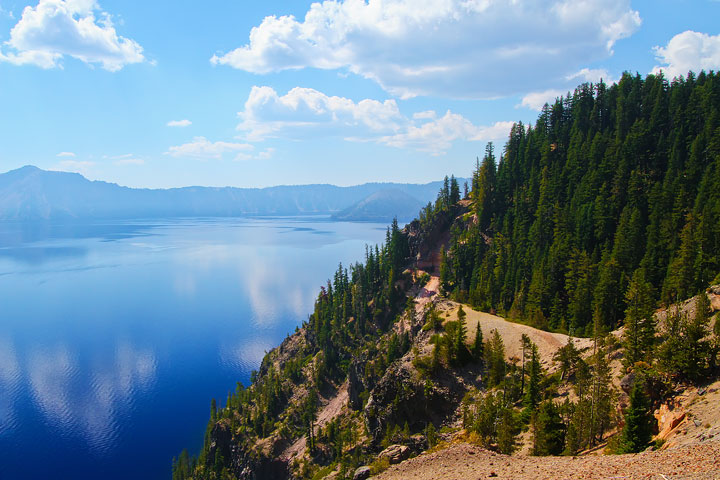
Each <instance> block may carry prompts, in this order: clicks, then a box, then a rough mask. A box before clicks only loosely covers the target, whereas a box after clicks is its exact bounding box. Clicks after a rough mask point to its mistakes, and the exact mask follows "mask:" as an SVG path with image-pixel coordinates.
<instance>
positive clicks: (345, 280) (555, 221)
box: [173, 73, 720, 480]
mask: <svg viewBox="0 0 720 480" xmlns="http://www.w3.org/2000/svg"><path fill="white" fill-rule="evenodd" d="M719 114H720V75H718V74H714V73H710V74H705V73H701V74H700V75H698V76H697V77H695V76H693V75H689V77H688V79H686V80H679V81H674V82H672V83H670V84H669V83H668V82H667V81H665V80H664V79H663V78H662V77H659V76H652V75H651V76H648V77H646V78H641V77H640V76H631V75H625V76H623V78H622V80H621V81H620V82H619V84H617V85H613V86H611V87H606V86H605V85H604V84H600V85H587V84H586V85H582V86H580V87H579V88H578V89H577V90H576V91H575V93H574V94H573V95H571V96H570V97H569V98H566V99H560V100H558V101H557V102H556V103H555V104H554V105H553V106H548V107H546V108H545V109H544V110H543V112H542V114H541V115H540V117H539V119H538V121H537V123H536V124H535V125H534V126H530V127H526V126H524V125H522V124H517V125H515V126H514V127H513V129H512V131H511V132H510V135H509V141H508V143H507V145H506V146H505V149H504V151H503V153H502V154H501V155H500V154H498V158H496V153H495V152H494V150H493V147H492V145H489V146H488V148H487V151H486V154H485V156H484V158H483V160H482V162H481V163H480V162H478V165H477V169H476V172H475V175H474V178H473V182H472V190H471V191H470V192H469V193H468V194H467V195H466V196H465V198H463V194H461V192H460V186H459V185H458V182H457V181H455V179H454V178H450V179H446V181H445V183H444V184H443V186H442V188H441V190H440V192H439V194H438V197H437V200H436V201H435V203H434V204H432V203H431V204H428V205H427V206H426V207H425V208H423V209H422V211H421V212H420V214H419V217H418V219H416V220H414V221H413V222H411V223H410V224H409V225H408V226H407V227H405V228H404V229H400V228H399V226H398V224H397V222H394V223H393V224H392V226H391V227H390V228H388V231H387V238H386V242H385V244H384V245H383V246H380V247H377V246H376V247H374V248H368V249H367V251H366V257H365V262H364V264H360V263H358V264H355V265H352V266H350V268H348V269H346V268H344V267H342V266H340V267H339V268H338V270H337V272H336V273H335V275H334V278H333V279H332V280H331V281H328V283H327V285H326V286H324V287H323V288H321V290H320V292H319V294H318V297H317V300H316V303H315V309H314V312H313V313H312V314H311V315H310V316H309V318H308V320H307V321H306V322H304V324H303V325H302V328H299V329H298V330H297V331H296V332H295V333H294V334H293V335H291V336H289V337H288V338H287V339H286V340H285V341H284V342H283V343H282V344H281V345H280V346H279V347H278V348H276V349H274V350H273V351H271V352H269V353H268V354H267V355H266V357H265V358H264V359H263V362H262V365H261V367H260V370H259V371H258V372H255V373H254V374H253V377H252V385H250V386H249V387H247V388H245V387H244V386H243V385H241V384H238V385H237V388H236V390H235V392H233V393H230V394H229V395H228V398H227V402H226V403H225V404H224V406H222V405H219V404H218V403H217V402H216V401H215V400H213V403H212V406H211V419H210V422H209V423H208V427H207V431H206V437H205V443H204V446H203V448H202V450H201V452H200V454H199V456H198V458H197V459H191V458H190V457H189V456H188V454H187V452H183V454H182V455H181V456H180V457H179V458H178V459H177V460H176V461H175V463H174V469H173V478H174V479H176V480H184V479H188V478H195V479H226V478H243V479H261V478H290V477H292V478H325V477H326V476H333V475H334V477H333V478H353V476H355V478H367V476H366V475H370V474H371V473H373V474H375V473H379V472H381V471H383V469H386V468H387V467H388V465H389V464H390V463H396V462H397V461H402V460H403V459H405V458H407V457H408V456H409V455H411V454H418V453H420V452H422V451H424V450H427V449H428V448H433V447H436V446H437V445H438V442H442V441H446V442H449V441H455V440H457V439H460V440H462V441H469V442H471V443H475V444H478V445H481V446H483V447H484V448H488V449H493V450H496V451H499V452H501V453H506V454H510V453H513V452H514V451H516V450H518V449H519V448H525V451H526V453H531V454H533V455H538V456H542V455H560V454H566V455H575V454H577V453H579V452H582V451H584V450H586V449H592V448H597V447H598V446H599V445H600V446H607V449H606V450H607V451H608V452H614V453H618V452H638V451H642V450H644V449H646V448H647V447H648V445H649V444H650V441H651V436H652V434H653V429H654V428H655V427H656V426H657V422H656V421H655V419H654V417H653V416H652V412H653V409H654V408H656V407H658V406H660V405H661V404H664V402H668V401H669V399H670V398H671V397H672V395H674V394H675V393H674V392H677V391H681V390H682V389H680V390H678V389H676V386H678V385H684V386H687V385H692V384H698V383H700V382H702V381H705V380H707V379H708V378H713V377H714V376H716V375H717V373H718V371H719V369H718V352H719V351H720V326H719V324H720V322H718V321H717V319H715V320H712V315H714V311H716V310H717V309H718V308H720V288H718V287H715V288H714V290H713V292H715V293H712V292H711V293H710V294H708V295H706V293H705V288H707V287H708V286H709V285H710V283H711V281H712V280H717V281H720V278H718V274H719V273H720V250H719V247H720V115H719ZM438 284H439V287H440V288H439V290H440V293H441V294H442V293H444V294H445V296H447V297H451V298H452V299H453V300H455V302H453V301H450V300H449V299H447V298H444V297H443V296H442V295H437V294H436V293H437V291H436V290H437V289H436V288H435V286H436V285H438ZM697 293H701V295H699V296H697V297H696V299H695V300H693V302H691V303H690V304H687V305H692V308H690V309H685V310H683V309H681V308H675V307H673V308H669V309H667V310H666V311H665V312H664V317H663V321H662V322H660V323H658V316H657V315H655V314H654V313H655V310H656V308H657V307H658V306H659V305H661V304H662V303H664V304H668V305H669V304H671V303H675V302H676V301H678V300H684V299H686V298H689V297H692V296H694V295H695V294H697ZM709 299H711V300H712V301H713V302H715V304H711V303H710V300H709ZM462 304H465V308H467V309H468V310H467V311H466V310H465V308H464V307H463V305H462ZM469 307H474V308H473V310H470V309H469ZM483 312H491V313H501V314H503V315H504V316H506V317H510V318H513V319H515V320H522V321H523V322H524V323H529V324H531V325H532V326H534V327H537V328H541V329H553V330H558V331H566V332H569V333H571V334H572V336H575V337H577V336H581V335H587V336H591V337H592V339H581V340H578V339H577V338H576V339H573V338H572V336H570V337H568V336H565V335H562V334H560V333H555V334H550V333H547V332H543V331H540V330H537V329H536V328H529V327H528V326H525V325H517V324H514V323H510V322H507V321H504V320H503V319H502V318H499V317H496V316H494V315H489V314H487V313H483ZM715 318H717V316H716V317H715ZM713 324H714V325H715V327H714V332H713V330H712V325H713ZM618 326H621V327H622V330H617V331H615V332H613V333H610V334H609V333H608V332H610V331H611V330H614V329H615V328H616V327H618ZM483 330H485V331H483ZM501 331H505V332H511V333H513V335H515V337H517V338H516V340H517V341H515V344H514V345H513V346H512V347H511V345H510V340H511V339H510V338H509V337H507V338H503V334H502V333H501ZM531 335H532V338H531ZM558 339H562V343H560V340H558ZM542 342H544V344H543V343H542ZM511 348H512V350H511ZM621 377H622V381H620V378H621ZM618 386H620V387H622V391H620V389H619V388H618ZM683 388H684V387H683ZM621 411H622V414H620V412H621ZM716 420H718V419H713V421H716ZM718 425H719V427H718V428H720V422H719V423H718ZM676 426H677V425H675V426H674V427H673V428H675V427H676ZM708 428H709V427H708ZM610 437H612V438H611V439H610V440H608V439H609V438H610ZM523 438H524V440H523ZM666 439H667V437H663V438H661V439H660V440H662V441H665V440H666ZM608 442H609V443H608ZM661 443H662V442H660V441H659V440H658V442H657V443H656V446H657V447H659V446H661ZM358 467H360V468H358ZM356 469H357V470H356Z"/></svg>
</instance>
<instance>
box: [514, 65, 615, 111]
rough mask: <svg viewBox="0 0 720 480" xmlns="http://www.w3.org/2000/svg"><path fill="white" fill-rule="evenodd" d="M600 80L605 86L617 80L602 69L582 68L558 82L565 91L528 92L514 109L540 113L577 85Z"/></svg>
mask: <svg viewBox="0 0 720 480" xmlns="http://www.w3.org/2000/svg"><path fill="white" fill-rule="evenodd" d="M600 80H602V81H603V82H605V83H607V84H612V83H615V82H617V78H615V76H613V75H612V74H611V73H610V72H608V71H607V70H605V69H603V68H595V69H590V68H583V69H581V70H578V71H577V72H575V73H571V74H569V75H566V76H565V78H564V79H563V81H561V82H560V83H562V84H563V85H565V86H566V87H567V88H566V89H565V90H560V89H557V88H550V89H547V90H543V91H541V92H530V93H528V94H526V95H524V96H523V98H522V100H521V101H520V103H519V104H518V105H516V107H526V108H529V109H531V110H538V111H540V110H542V108H543V106H545V104H546V103H548V104H551V105H552V104H553V103H554V102H555V99H556V98H558V97H561V96H566V95H567V94H569V93H572V90H574V89H575V87H576V86H577V84H578V83H582V82H590V83H599V82H600Z"/></svg>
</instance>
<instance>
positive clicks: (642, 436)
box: [620, 378, 655, 453]
mask: <svg viewBox="0 0 720 480" xmlns="http://www.w3.org/2000/svg"><path fill="white" fill-rule="evenodd" d="M644 389H645V385H644V380H643V379H640V378H636V380H635V385H633V389H632V391H631V393H630V406H629V407H628V409H627V412H625V427H624V428H623V431H622V438H621V443H620V453H638V452H642V451H643V450H645V448H647V446H648V444H649V443H650V439H651V437H652V431H653V426H654V424H655V417H653V415H652V411H651V409H650V400H649V399H648V397H647V395H646V394H645V392H644Z"/></svg>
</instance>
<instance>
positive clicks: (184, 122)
mask: <svg viewBox="0 0 720 480" xmlns="http://www.w3.org/2000/svg"><path fill="white" fill-rule="evenodd" d="M190 125H192V122H191V121H190V120H188V119H184V120H170V121H169V122H168V123H167V126H168V127H189V126H190Z"/></svg>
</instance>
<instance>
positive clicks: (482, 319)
mask: <svg viewBox="0 0 720 480" xmlns="http://www.w3.org/2000/svg"><path fill="white" fill-rule="evenodd" d="M458 305H459V304H457V303H455V302H450V301H443V302H442V308H444V309H446V313H447V314H448V317H447V320H448V321H453V320H457V312H458ZM463 310H465V313H466V314H467V317H466V318H465V323H466V325H467V330H468V334H467V338H468V341H469V342H472V340H473V339H474V338H475V330H476V329H477V328H478V325H480V328H481V329H482V333H483V337H484V338H485V340H487V339H488V338H489V337H490V334H491V333H492V331H493V330H497V331H498V333H499V334H500V336H501V337H502V339H503V342H504V343H505V356H506V357H507V358H508V359H511V358H513V357H515V358H517V359H519V358H521V356H522V340H521V339H522V336H523V334H524V335H527V336H528V337H530V340H532V341H533V343H535V344H536V345H537V346H538V351H539V353H540V359H541V363H542V365H543V367H544V368H545V369H547V370H550V371H552V370H553V365H552V363H553V362H552V357H553V354H554V353H555V352H556V351H557V350H558V349H559V348H560V347H562V346H563V345H565V344H567V341H568V336H567V335H563V334H562V333H551V332H546V331H543V330H538V329H537V328H533V327H529V326H527V325H523V324H520V323H515V322H511V321H508V320H505V319H504V318H502V317H498V316H497V315H492V314H490V313H485V312H479V311H476V310H472V309H471V308H470V307H468V306H467V305H463ZM573 342H574V343H575V346H576V347H577V348H578V349H580V350H583V349H585V348H590V347H592V340H591V339H589V338H573Z"/></svg>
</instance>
